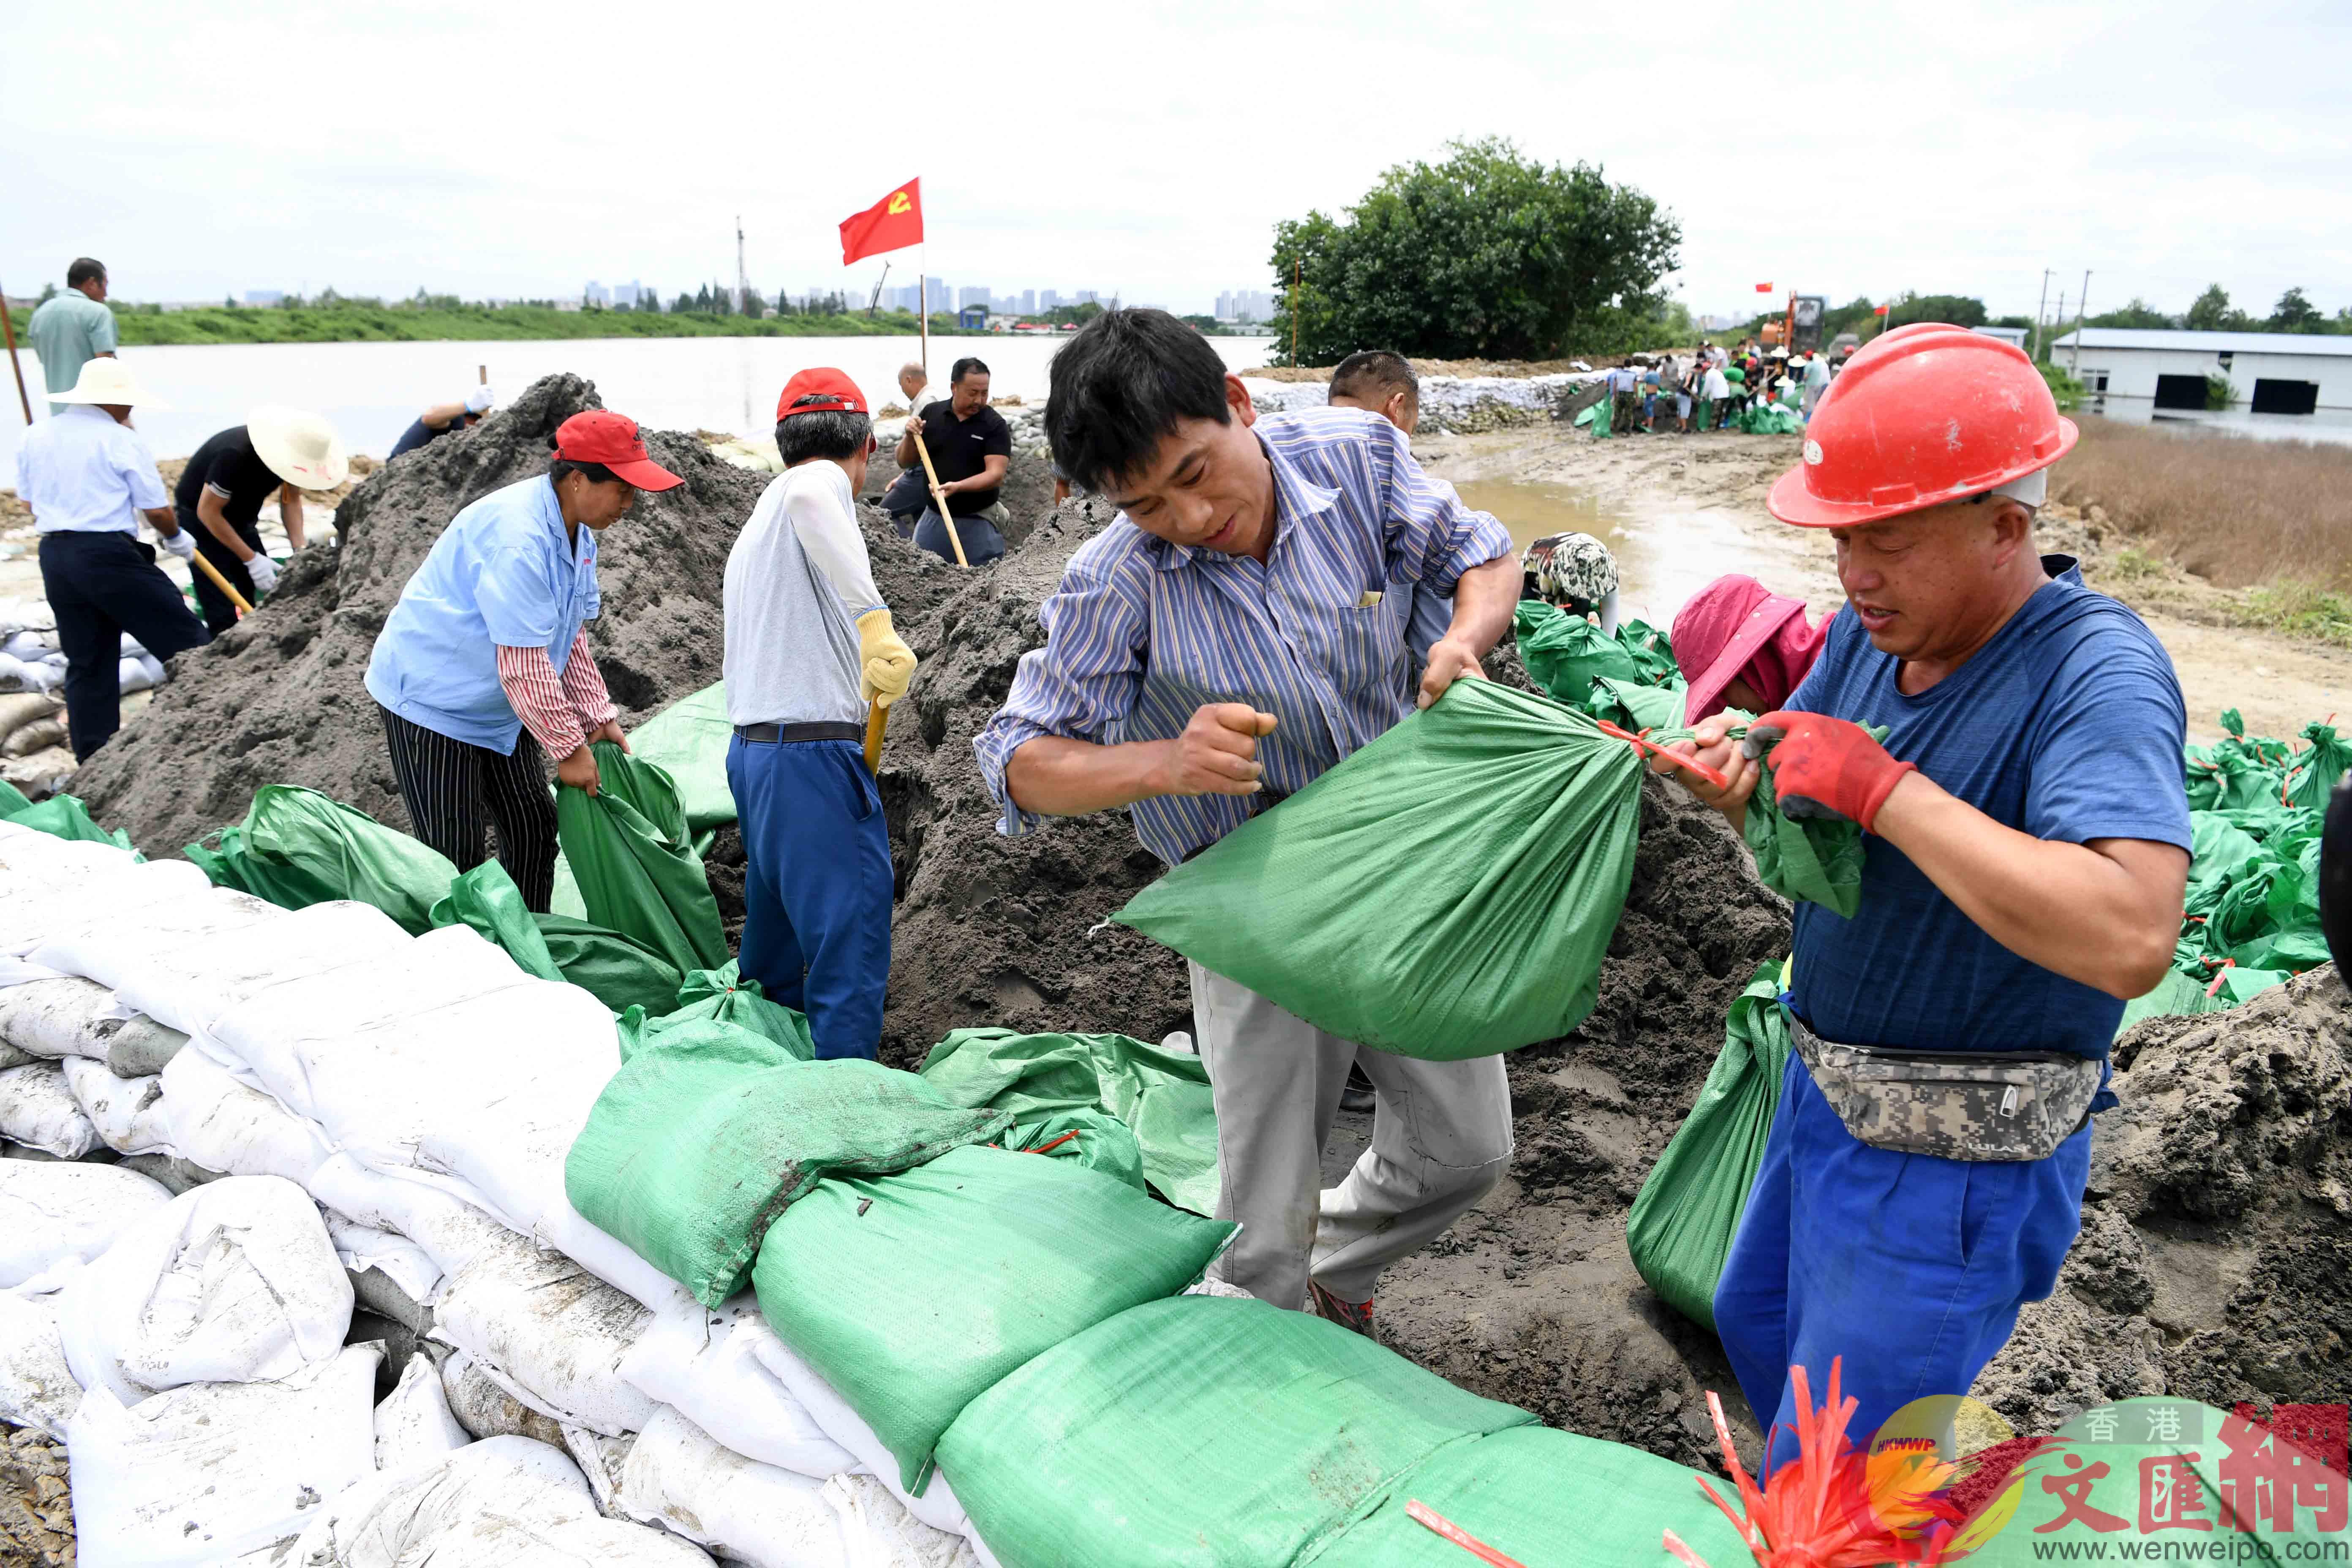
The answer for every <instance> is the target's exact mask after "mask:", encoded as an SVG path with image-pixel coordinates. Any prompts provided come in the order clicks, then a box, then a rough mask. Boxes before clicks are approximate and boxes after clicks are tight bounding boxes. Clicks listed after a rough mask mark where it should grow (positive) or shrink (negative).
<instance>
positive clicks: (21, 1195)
mask: <svg viewBox="0 0 2352 1568" xmlns="http://www.w3.org/2000/svg"><path fill="white" fill-rule="evenodd" d="M171 1201H172V1194H170V1193H168V1192H166V1191H164V1190H163V1187H162V1186H161V1185H159V1184H156V1183H154V1182H152V1181H150V1180H148V1179H147V1178H146V1177H145V1176H142V1175H141V1174H139V1173H137V1172H136V1171H126V1170H123V1169H121V1168H120V1167H119V1166H114V1165H86V1164H80V1163H35V1162H33V1161H30V1160H6V1161H0V1289H5V1288H9V1287H14V1286H18V1285H24V1284H27V1283H30V1282H34V1281H37V1280H38V1279H40V1278H41V1277H42V1276H43V1275H45V1274H48V1273H49V1272H50V1271H51V1270H53V1269H55V1268H58V1266H60V1265H62V1264H64V1263H67V1262H68V1261H72V1262H86V1261H88V1260H89V1259H90V1258H96V1257H97V1256H98V1255H99V1254H100V1253H101V1252H104V1251H105V1250H106V1249H107V1248H108V1247H110V1246H112V1245H113V1243H114V1238H115V1237H117V1236H119V1235H120V1234H121V1232H122V1231H123V1230H124V1229H125V1228H127V1227H128V1226H131V1225H132V1224H133V1223H135V1222H136V1221H137V1220H138V1219H139V1218H140V1217H141V1216H142V1215H147V1214H151V1213H152V1212H153V1211H155V1210H157V1209H160V1208H162V1207H163V1205H166V1204H168V1203H170V1202H171Z"/></svg>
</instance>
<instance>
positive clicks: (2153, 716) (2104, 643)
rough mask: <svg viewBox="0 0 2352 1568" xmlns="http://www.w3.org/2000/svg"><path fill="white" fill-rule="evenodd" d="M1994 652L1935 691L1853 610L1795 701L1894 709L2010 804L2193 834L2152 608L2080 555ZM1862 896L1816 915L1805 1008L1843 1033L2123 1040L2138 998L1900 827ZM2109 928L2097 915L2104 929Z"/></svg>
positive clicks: (1909, 727)
mask: <svg viewBox="0 0 2352 1568" xmlns="http://www.w3.org/2000/svg"><path fill="white" fill-rule="evenodd" d="M2045 565H2054V566H2060V567H2064V568H2067V569H2065V570H2063V574H2060V575H2058V576H2056V577H2055V578H2054V579H2053V581H2051V582H2049V583H2045V584H2042V588H2041V589H2040V590H2039V591H2038V592H2036V593H2035V594H2034V595H2033V597H2032V598H2031V599H2028V600H2027V601H2026V602H2025V605H2024V607H2023V608H2021V609H2020V610H2019V611H2018V612H2017V614H2016V615H2015V616H2011V619H2010V622H2009V624H2008V625H2007V626H2003V627H2001V629H2000V631H1999V632H1997V633H1995V634H1994V636H1993V638H1992V640H1991V641H1990V642H1988V643H1987V644H1985V646H1984V647H1982V648H1980V649H1979V650H1978V651H1977V653H1976V656H1975V657H1974V658H1970V659H1969V661H1968V662H1967V663H1966V664H1964V665H1962V666H1961V667H1960V668H1958V669H1956V670H1954V671H1953V672H1952V673H1951V674H1950V675H1948V676H1947V677H1945V678H1944V679H1942V680H1941V681H1938V682H1937V684H1936V685H1934V686H1932V687H1930V688H1928V689H1927V690H1926V691H1923V692H1921V693H1920V694H1919V695H1917V696H1916V697H1906V696H1905V695H1904V694H1903V693H1902V692H1901V691H1899V690H1898V689H1896V688H1895V674H1896V671H1897V670H1898V668H1900V665H1901V661H1900V660H1898V659H1896V658H1894V656H1892V655H1890V654H1884V653H1881V652H1879V651H1878V650H1877V649H1876V648H1874V647H1872V646H1871V643H1870V637H1869V634H1868V633H1866V632H1864V630H1863V628H1862V623H1861V622H1860V621H1859V620H1857V619H1856V618H1855V616H1854V614H1853V610H1852V608H1850V607H1849V608H1845V609H1842V610H1840V611H1839V612H1838V614H1837V618H1836V619H1835V620H1834V621H1832V623H1831V626H1830V635H1829V640H1828V642H1827V643H1826V644H1825V645H1824V646H1823V647H1822V655H1821V658H1820V659H1819V660H1818V661H1817V662H1815V664H1814V665H1813V668H1812V671H1811V674H1809V675H1807V676H1806V677H1805V680H1804V684H1803V685H1801V686H1800V687H1798V688H1797V690H1796V693H1795V694H1794V695H1793V696H1791V697H1790V700H1789V702H1788V706H1789V707H1790V708H1791V709H1797V710H1802V711H1805V712H1809V713H1827V714H1831V715H1832V716H1834V717H1836V718H1840V719H1851V720H1853V721H1854V722H1855V723H1858V724H1884V725H1885V726H1886V727H1887V734H1886V749H1887V751H1888V752H1892V753H1893V754H1894V755H1895V757H1896V758H1898V759H1899V760H1901V761H1904V762H1907V763H1917V764H1918V767H1919V771H1920V772H1921V773H1925V774H1927V777H1928V778H1930V779H1932V780H1934V781H1935V782H1936V783H1937V784H1938V785H1940V786H1941V787H1942V788H1943V789H1944V790H1945V791H1946V792H1947V793H1948V794H1951V795H1957V796H1958V797H1959V798H1960V799H1962V800H1964V801H1967V802H1968V803H1969V805H1973V806H1975V807H1976V808H1977V809H1978V810H1979V811H1981V812H1983V813H1984V814H1985V815H1986V816H1990V817H1991V818H1992V819H1993V820H1994V821H1996V822H2000V823H2003V824H2006V825H2007V826H2011V827H2014V828H2017V829H2018V830H2019V831H2021V832H2024V833H2030V834H2032V836H2033V837H2036V838H2042V839H2052V840H2058V841H2062V842H2065V843H2070V844H2081V843H2085V842H2087V841H2089V840H2091V839H2094V838H2143V839H2149V840H2152V841H2154V842H2157V843H2159V844H2177V845H2179V847H2181V848H2183V849H2186V848H2188V847H2189V843H2190V837H2189V797H2188V793H2187V786H2186V784H2184V782H2183V774H2182V769H2181V753H2180V749H2181V746H2182V743H2183V742H2185V741H2186V740H2187V738H2188V728H2189V715H2188V710H2187V708H2186V706H2185V705H2184V704H2183V702H2182V701H2181V697H2180V683H2179V680H2178V679H2176V678H2175V677H2174V675H2173V672H2172V660H2171V658H2169V657H2168V656H2167V655H2166V653H2165V651H2164V647H2163V645H2162V644H2161V643H2159V642H2158V641H2157V639H2156V634H2155V633H2153V632H2151V631H2149V630H2148V629H2147V626H2146V625H2144V624H2143V623H2142V622H2141V620H2140V618H2139V617H2138V616H2136V615H2134V614H2132V613H2131V611H2129V610H2127V609H2126V608H2125V607H2124V606H2123V605H2119V604H2117V603H2116V601H2115V600H2113V599H2110V598H2108V597H2107V596H2106V595H2104V594H2098V593H2094V592H2093V591H2092V590H2090V589H2088V588H2086V587H2084V586H2083V580H2082V576H2081V574H2079V573H2078V572H2075V571H2074V570H2072V569H2071V563H2065V562H2063V559H2062V560H2058V561H2052V560H2050V558H2046V557H2045ZM2084 936H2085V939H2086V940H2092V941H2095V940H2096V936H2097V933H2095V932H2085V933H2084ZM1793 1001H1794V1004H1795V1006H1796V1009H1797V1013H1798V1015H1799V1016H1801V1017H1802V1018H1804V1019H1805V1020H1806V1022H1807V1023H1808V1024H1810V1025H1811V1027H1812V1028H1813V1030H1814V1031H1815V1032H1816V1033H1818V1034H1819V1035H1821V1037H1822V1038H1824V1039H1829V1040H1838V1041H1843V1042H1844V1043H1846V1044H1849V1045H1864V1046H1890V1047H1906V1048H1909V1049H1914V1050H1974V1051H2002V1050H2063V1051H2073V1052H2074V1053H2076V1054H2077V1055H2081V1056H2086V1057H2094V1058H2103V1057H2105V1055H2106V1052H2107V1042H2108V1041H2109V1040H2110V1039H2111V1038H2112V1037H2114V1035H2115V1032H2116V1025H2117V1024H2118V1023H2120V1022H2121V1021H2122V1018H2123V1010H2124V1004H2123V1003H2122V1002H2121V1001H2120V1000H2118V999H2117V998H2116V997H2113V996H2110V995H2108V994H2106V993H2105V992H2104V991H2099V990H2096V989H2095V988H2093V987H2091V986H2088V985H2085V984H2082V983H2081V982H2080V981H2075V980H2069V979H2067V978H2065V977H2064V976H2063V975H2060V974H2055V973H2052V972H2051V971H2049V970H2047V969H2044V968H2042V966H2041V965H2040V964H2037V963H2032V962H2031V961H2030V960H2027V959H2023V958H2020V957H2019V956H2018V955H2017V954H2015V953H2013V952H2010V951H2009V949H2007V948H2005V947H2003V946H2001V945H2000V943H1999V942H1995V941H1994V940H1993V939H1992V938H1991V937H1990V936H1988V935H1986V934H1985V932H1984V931H1983V929H1982V928H1980V927H1979V926H1978V925H1977V923H1976V922H1975V921H1972V920H1970V919H1969V917H1968V916H1967V915H1966V914H1964V913H1962V912H1961V910H1960V908H1959V906H1958V905H1957V904H1955V903H1953V902H1952V900H1949V899H1948V898H1946V897H1945V896H1944V895H1943V894H1942V893H1941V892H1938V891H1937V889H1936V886H1935V884H1934V883H1932V882H1930V881H1929V880H1928V879H1927V875H1926V874H1925V873H1924V872H1922V871H1921V870H1920V869H1919V868H1917V867H1916V866H1915V865H1913V864H1912V863H1911V859H1910V858H1909V857H1908V856H1906V855H1905V854H1904V853H1903V852H1902V851H1901V850H1899V849H1897V848H1895V846H1893V845H1892V844H1889V843H1888V842H1887V841H1886V840H1885V839H1884V838H1880V837H1867V838H1865V839H1864V863H1863V874H1862V907H1861V909H1860V910H1859V911H1857V912H1856V914H1855V916H1854V918H1853V919H1852V920H1850V921H1849V920H1843V919H1840V918H1839V917H1838V916H1837V915H1836V914H1834V913H1832V911H1831V910H1827V909H1824V908H1823V907H1822V906H1821V905H1819V904H1814V903H1800V904H1799V905H1798V906H1797V916H1796V976H1795V980H1794V984H1793Z"/></svg>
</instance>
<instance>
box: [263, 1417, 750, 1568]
mask: <svg viewBox="0 0 2352 1568" xmlns="http://www.w3.org/2000/svg"><path fill="white" fill-rule="evenodd" d="M288 1559H289V1562H291V1563H299V1564H301V1565H302V1568H415V1565H418V1564H425V1563H430V1564H431V1565H432V1568H694V1565H700V1568H709V1563H710V1558H709V1555H708V1554H707V1553H705V1552H702V1551H701V1550H700V1549H699V1548H698V1547H695V1546H693V1545H690V1544H688V1542H684V1541H681V1540H679V1539H678V1538H677V1537H676V1536H673V1535H666V1534H664V1533H662V1532H661V1531H657V1530H651V1529H648V1528H646V1526H644V1525H638V1524H631V1523H628V1522H627V1521H623V1520H616V1519H605V1518H603V1517H601V1516H600V1515H598V1513H597V1512H596V1504H595V1500H593V1498H592V1497H591V1496H590V1495H589V1491H588V1483H587V1481H586V1480H585V1479H583V1477H582V1476H581V1474H580V1468H579V1467H578V1466H577V1465H574V1464H573V1463H572V1461H571V1460H570V1459H568V1458H565V1457H564V1456H563V1455H562V1453H561V1452H560V1451H558V1450H557V1449H555V1448H552V1447H549V1446H548V1445H547V1444H545V1443H535V1442H533V1441H531V1440H530V1438H528V1437H489V1438H485V1439H484V1440H482V1441H481V1442H478V1443H468V1444H467V1446H466V1447H462V1448H460V1449H458V1450H457V1452H455V1453H453V1454H451V1455H449V1456H448V1457H447V1458H445V1459H443V1460H442V1461H441V1462H440V1463H439V1464H437V1465H435V1466H433V1467H432V1468H429V1469H425V1470H421V1471H416V1472H414V1473H412V1474H408V1475H404V1476H394V1475H385V1476H382V1477H380V1478H378V1479H376V1480H374V1481H372V1482H370V1483H367V1484H365V1485H363V1486H361V1487H358V1488H355V1489H352V1491H351V1492H350V1493H348V1494H346V1495H344V1496H343V1497H341V1498H338V1499H336V1500H334V1501H333V1502H332V1503H331V1505H329V1507H328V1508H327V1510H325V1512H324V1513H322V1514H321V1515H320V1517H319V1518H318V1519H317V1520H315V1521H312V1522H311V1523H310V1526H309V1528H307V1529H306V1530H305V1531H303V1533H302V1538H301V1539H300V1540H299V1542H296V1543H295V1546H294V1549H293V1551H292V1552H289V1554H288Z"/></svg>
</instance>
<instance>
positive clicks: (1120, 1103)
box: [922, 1029, 1217, 1215]
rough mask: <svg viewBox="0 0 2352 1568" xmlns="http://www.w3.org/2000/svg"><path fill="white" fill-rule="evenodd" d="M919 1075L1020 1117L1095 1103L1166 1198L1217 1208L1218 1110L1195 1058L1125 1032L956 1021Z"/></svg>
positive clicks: (949, 1093)
mask: <svg viewBox="0 0 2352 1568" xmlns="http://www.w3.org/2000/svg"><path fill="white" fill-rule="evenodd" d="M922 1074H923V1077H924V1079H926V1080H927V1081H929V1083H930V1084H931V1086H932V1087H933V1088H935V1089H938V1090H939V1091H940V1093H941V1094H943V1095H945V1096H946V1097H947V1098H948V1099H949V1100H952V1101H954V1102H955V1103H956V1104H958V1105H973V1106H979V1105H987V1106H993V1107H995V1108H996V1109H997V1110H1009V1111H1011V1112H1012V1113H1013V1116H1014V1117H1015V1118H1016V1119H1017V1120H1019V1121H1023V1122H1028V1121H1033V1120H1034V1119H1035V1118H1038V1117H1041V1116H1049V1115H1052V1114H1054V1113H1055V1112H1058V1111H1073V1110H1101V1111H1106V1112H1108V1113H1109V1114H1110V1115H1112V1116H1115V1117H1117V1118H1118V1120H1119V1121H1122V1122H1124V1123H1126V1125H1127V1127H1128V1129H1129V1131H1132V1132H1133V1133H1134V1134H1135V1141H1136V1142H1137V1143H1138V1144H1139V1146H1140V1148H1141V1150H1142V1157H1143V1175H1144V1179H1145V1180H1147V1181H1149V1182H1150V1184H1151V1185H1152V1186H1153V1187H1154V1188H1156V1189H1157V1190H1158V1191H1159V1193H1160V1195H1161V1196H1162V1197H1164V1198H1166V1199H1167V1200H1168V1201H1169V1202H1170V1203H1172V1204H1176V1205H1181V1207H1184V1208H1188V1209H1191V1210H1192V1212H1193V1213H1195V1214H1203V1215H1213V1214H1215V1213H1216V1212H1217V1112H1216V1107H1215V1106H1214V1104H1213V1102H1212V1100H1210V1096H1209V1073H1208V1069H1207V1068H1204V1067H1202V1065H1201V1058H1198V1057H1196V1056H1188V1055H1186V1054H1184V1053H1183V1052H1181V1051H1168V1050H1162V1049H1160V1047H1158V1046H1153V1045H1147V1044H1145V1043H1144V1042H1143V1041H1141V1040H1136V1039H1129V1037H1127V1036H1125V1035H1016V1034H1014V1033H1013V1031H1012V1030H1010V1029H958V1030H956V1031H955V1032H953V1033H952V1034H950V1035H949V1036H948V1037H947V1038H946V1039H944V1040H941V1041H940V1043H939V1044H938V1045H936V1046H934V1047H931V1054H930V1056H929V1058H927V1059H926V1060H925V1061H924V1063H923V1067H922Z"/></svg>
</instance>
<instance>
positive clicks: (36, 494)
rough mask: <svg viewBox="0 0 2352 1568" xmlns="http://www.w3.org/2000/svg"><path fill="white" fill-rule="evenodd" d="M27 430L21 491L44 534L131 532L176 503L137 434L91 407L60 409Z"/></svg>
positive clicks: (19, 472)
mask: <svg viewBox="0 0 2352 1568" xmlns="http://www.w3.org/2000/svg"><path fill="white" fill-rule="evenodd" d="M58 408H59V409H60V412H59V413H58V416H57V417H56V418H54V419H44V420H42V421H41V422H40V423H39V424H38V425H36V426H33V427H32V428H31V429H30V430H27V431H26V432H25V444H24V445H23V446H22V447H18V448H17V449H16V489H17V492H18V493H19V494H20V495H22V496H23V497H24V498H25V504H26V505H27V506H29V507H31V508H32V509H33V524H34V526H35V527H36V528H37V529H38V530H39V531H41V532H43V533H131V534H135V533H137V532H138V531H139V513H140V511H141V510H142V509H147V510H152V509H155V508H159V507H166V506H169V505H171V504H172V498H171V496H170V494H169V493H168V492H166V491H165V490H164V489H163V475H162V474H160V473H157V472H156V471H155V454H154V453H152V452H151V451H149V450H148V449H147V443H146V442H145V441H143V440H142V439H140V437H139V432H137V431H136V430H133V429H131V426H128V425H117V424H116V423H115V422H114V416H113V415H111V414H109V413H108V412H107V411H106V410H105V409H103V408H100V407H97V406H95V405H91V404H87V403H65V404H60V405H58Z"/></svg>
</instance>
